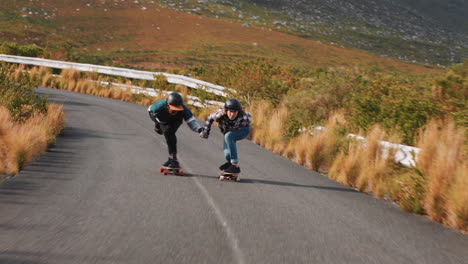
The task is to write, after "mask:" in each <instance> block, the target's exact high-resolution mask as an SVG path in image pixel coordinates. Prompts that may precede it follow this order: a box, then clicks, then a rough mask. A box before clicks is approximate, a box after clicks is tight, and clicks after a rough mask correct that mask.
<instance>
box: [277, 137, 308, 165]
mask: <svg viewBox="0 0 468 264" xmlns="http://www.w3.org/2000/svg"><path fill="white" fill-rule="evenodd" d="M311 141H312V136H311V135H310V133H309V132H308V131H306V132H302V133H301V134H300V135H299V136H297V137H295V138H292V139H291V140H289V142H288V144H287V146H286V148H285V151H284V153H283V156H285V157H287V158H288V159H292V160H293V161H294V162H296V163H298V164H300V165H302V166H305V167H308V168H312V166H311V164H310V163H309V162H308V160H309V158H308V157H310V154H309V152H310V145H309V143H310V142H311Z"/></svg>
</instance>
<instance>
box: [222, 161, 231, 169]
mask: <svg viewBox="0 0 468 264" xmlns="http://www.w3.org/2000/svg"><path fill="white" fill-rule="evenodd" d="M229 166H231V162H229V161H228V162H226V163H224V164H223V165H221V166H219V170H222V171H223V170H225V169H227V168H229Z"/></svg>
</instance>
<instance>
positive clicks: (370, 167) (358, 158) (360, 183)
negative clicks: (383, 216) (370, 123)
mask: <svg viewBox="0 0 468 264" xmlns="http://www.w3.org/2000/svg"><path fill="white" fill-rule="evenodd" d="M384 139H385V133H384V131H383V130H382V129H381V128H380V127H378V126H374V127H373V128H371V130H370V132H369V133H368V136H367V137H366V143H365V144H364V143H363V142H361V141H359V140H354V141H352V142H351V143H350V146H349V149H345V150H344V151H342V152H341V153H340V154H339V155H338V157H337V158H336V160H335V161H334V162H333V164H332V167H331V169H330V174H329V175H330V177H331V178H333V179H335V180H337V181H338V182H341V183H344V184H347V185H350V186H353V187H356V188H357V189H359V190H360V191H365V192H373V193H374V194H375V195H376V196H377V197H379V198H380V197H382V195H383V194H384V193H386V192H387V190H386V183H387V181H388V180H389V179H390V177H392V173H393V171H392V164H393V162H392V160H391V159H385V158H384V157H383V155H382V153H383V150H382V146H381V145H380V143H379V141H381V140H384ZM390 156H391V155H390Z"/></svg>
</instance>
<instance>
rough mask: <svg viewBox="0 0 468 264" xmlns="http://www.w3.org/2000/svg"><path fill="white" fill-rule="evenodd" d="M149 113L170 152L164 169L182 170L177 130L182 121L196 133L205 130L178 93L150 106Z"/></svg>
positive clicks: (155, 129)
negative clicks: (178, 157) (178, 154)
mask: <svg viewBox="0 0 468 264" xmlns="http://www.w3.org/2000/svg"><path fill="white" fill-rule="evenodd" d="M148 113H149V116H150V118H151V120H153V121H154V125H155V128H154V131H155V132H156V133H158V134H160V135H164V137H165V138H166V143H167V147H168V150H169V159H168V160H167V161H166V162H165V163H164V164H163V166H164V167H170V168H180V165H179V162H178V161H177V137H176V135H175V133H176V131H177V129H179V126H180V125H181V124H182V120H185V122H187V125H188V126H189V127H190V129H192V130H193V131H194V132H197V133H200V132H201V131H202V130H203V128H202V127H201V126H200V125H199V124H198V122H197V120H196V119H195V117H194V116H193V114H192V112H191V111H190V110H189V109H188V108H187V107H186V106H185V105H184V104H183V99H182V96H181V95H180V94H178V93H176V92H173V93H170V94H169V96H168V97H167V99H166V100H159V101H157V102H156V103H154V104H152V105H150V107H149V108H148Z"/></svg>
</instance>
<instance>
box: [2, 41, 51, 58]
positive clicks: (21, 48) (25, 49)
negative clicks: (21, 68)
mask: <svg viewBox="0 0 468 264" xmlns="http://www.w3.org/2000/svg"><path fill="white" fill-rule="evenodd" d="M0 53H1V54H8V55H18V56H27V57H38V56H41V55H43V54H44V49H43V48H41V47H38V46H36V45H18V44H16V43H14V42H4V43H2V45H0Z"/></svg>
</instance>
